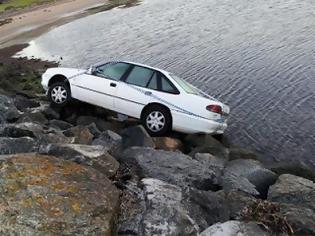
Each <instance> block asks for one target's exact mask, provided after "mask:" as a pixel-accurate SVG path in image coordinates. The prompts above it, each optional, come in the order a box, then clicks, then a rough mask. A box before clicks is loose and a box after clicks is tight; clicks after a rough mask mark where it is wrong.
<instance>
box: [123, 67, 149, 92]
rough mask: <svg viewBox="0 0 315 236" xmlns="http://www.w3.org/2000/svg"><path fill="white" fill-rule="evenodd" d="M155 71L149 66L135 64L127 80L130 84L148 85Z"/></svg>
mask: <svg viewBox="0 0 315 236" xmlns="http://www.w3.org/2000/svg"><path fill="white" fill-rule="evenodd" d="M153 73H154V72H153V71H152V70H150V69H148V68H144V67H140V66H135V67H134V68H133V69H132V71H131V72H130V74H129V76H128V77H127V79H126V82H127V83H128V84H134V85H137V86H140V87H146V86H147V84H148V83H149V82H150V79H151V77H152V75H153Z"/></svg>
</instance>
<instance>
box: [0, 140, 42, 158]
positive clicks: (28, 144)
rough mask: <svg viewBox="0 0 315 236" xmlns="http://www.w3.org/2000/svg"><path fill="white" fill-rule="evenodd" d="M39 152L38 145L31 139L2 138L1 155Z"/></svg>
mask: <svg viewBox="0 0 315 236" xmlns="http://www.w3.org/2000/svg"><path fill="white" fill-rule="evenodd" d="M37 150H38V143H37V142H36V141H35V140H34V139H32V138H30V137H23V138H8V137H0V155H3V154H16V153H28V152H36V151H37Z"/></svg>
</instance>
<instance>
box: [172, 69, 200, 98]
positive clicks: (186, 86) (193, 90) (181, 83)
mask: <svg viewBox="0 0 315 236" xmlns="http://www.w3.org/2000/svg"><path fill="white" fill-rule="evenodd" d="M171 77H172V78H173V79H174V80H175V81H176V83H177V84H178V85H179V86H180V87H181V88H182V89H184V90H185V92H186V93H190V94H195V95H202V94H201V93H200V92H199V91H198V90H197V89H196V88H194V87H193V86H192V85H191V84H190V83H188V82H186V81H185V80H183V79H181V78H179V77H178V76H176V75H173V74H171Z"/></svg>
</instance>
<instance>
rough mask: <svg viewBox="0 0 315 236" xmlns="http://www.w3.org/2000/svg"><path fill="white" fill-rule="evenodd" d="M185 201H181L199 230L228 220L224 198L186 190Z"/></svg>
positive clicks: (209, 192) (199, 191) (214, 194)
mask: <svg viewBox="0 0 315 236" xmlns="http://www.w3.org/2000/svg"><path fill="white" fill-rule="evenodd" d="M184 198H185V200H184V201H182V202H183V204H184V205H185V209H186V210H187V212H189V216H190V217H191V218H192V219H193V220H194V221H195V222H196V224H198V226H199V230H204V229H206V228H207V227H208V226H209V225H213V224H215V223H217V222H224V221H227V220H229V215H230V211H229V208H228V207H227V204H228V202H227V201H226V199H225V198H224V196H220V195H218V194H216V193H215V192H211V191H202V190H197V189H192V188H190V189H188V190H186V191H184Z"/></svg>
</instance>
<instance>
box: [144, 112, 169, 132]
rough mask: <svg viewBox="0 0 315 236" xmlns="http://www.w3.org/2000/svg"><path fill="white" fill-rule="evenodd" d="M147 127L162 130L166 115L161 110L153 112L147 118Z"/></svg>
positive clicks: (152, 129) (157, 130) (155, 130)
mask: <svg viewBox="0 0 315 236" xmlns="http://www.w3.org/2000/svg"><path fill="white" fill-rule="evenodd" d="M146 123H147V127H148V128H149V129H150V130H151V131H153V132H159V131H161V130H162V129H163V128H164V126H165V117H164V115H163V114H162V113H161V112H159V111H153V112H151V113H150V114H149V115H148V117H147V120H146Z"/></svg>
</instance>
